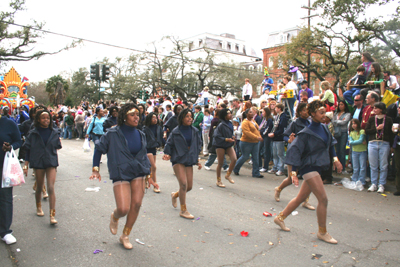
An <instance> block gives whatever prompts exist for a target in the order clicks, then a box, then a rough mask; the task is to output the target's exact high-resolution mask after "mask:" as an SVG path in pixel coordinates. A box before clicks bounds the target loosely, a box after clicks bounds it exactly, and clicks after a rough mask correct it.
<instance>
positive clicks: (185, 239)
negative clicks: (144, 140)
mask: <svg viewBox="0 0 400 267" xmlns="http://www.w3.org/2000/svg"><path fill="white" fill-rule="evenodd" d="M62 144H63V148H62V149H61V150H60V151H59V162H60V166H59V168H58V171H57V181H56V185H55V189H56V196H57V205H56V219H57V220H58V224H57V225H56V226H51V225H50V224H49V207H48V201H47V200H44V201H43V202H42V206H43V210H44V212H45V216H44V217H38V216H36V208H35V200H34V193H33V190H32V185H33V183H34V179H33V178H32V176H31V172H30V174H29V175H28V177H27V179H26V184H24V185H22V186H19V187H16V188H14V217H13V224H12V229H13V230H14V235H15V237H16V238H17V243H16V244H13V245H11V246H7V245H5V243H4V242H1V245H0V266H2V267H6V266H387V265H389V266H400V257H399V251H400V235H399V234H400V231H399V230H400V229H399V228H400V227H399V221H400V213H399V210H400V205H399V203H400V198H399V197H396V196H393V194H392V192H386V193H385V194H386V196H383V195H381V194H377V193H367V192H366V190H364V191H363V192H356V191H352V190H349V189H345V188H343V187H342V186H334V185H327V186H326V187H325V189H326V191H327V194H328V199H329V207H328V231H329V233H330V234H331V235H332V236H333V237H334V238H336V239H337V240H338V241H339V243H338V244H337V245H332V244H327V243H324V242H322V241H320V240H318V239H317V235H316V233H317V231H318V226H317V218H316V212H315V211H310V210H307V209H305V208H303V207H301V206H300V207H299V208H298V209H297V211H298V214H297V215H295V216H289V217H288V218H287V219H286V220H285V223H286V225H287V226H288V227H289V228H290V229H291V231H290V232H284V231H281V230H280V228H279V227H278V226H277V225H275V224H274V223H273V217H265V216H263V212H265V211H267V212H270V213H272V214H275V213H279V212H280V211H281V210H283V208H284V207H285V206H286V204H287V203H288V201H290V199H291V198H293V197H294V196H295V195H296V194H297V191H298V190H299V189H298V188H296V187H294V186H290V187H288V188H286V189H285V190H283V191H282V194H281V201H280V202H275V200H274V187H275V186H277V185H278V184H279V183H280V181H281V180H282V179H283V178H284V177H282V176H281V177H277V176H275V175H270V174H264V175H265V177H264V178H263V179H257V178H252V177H251V170H250V168H248V166H244V167H243V168H242V169H241V171H240V176H233V178H234V180H235V184H230V183H229V182H228V181H226V180H225V181H224V183H225V185H226V188H219V187H217V186H216V185H215V182H216V173H215V168H216V165H215V164H214V165H213V166H212V169H211V171H206V170H205V169H202V170H200V171H198V170H197V169H195V170H194V186H193V189H192V191H190V192H189V193H188V194H187V208H188V211H189V212H191V213H192V214H193V215H194V216H195V219H194V220H187V219H183V218H181V217H179V209H174V208H173V207H172V205H171V196H170V194H171V192H172V191H176V190H177V189H178V183H177V180H176V177H175V176H174V175H173V170H172V167H171V164H170V162H166V161H162V160H161V157H162V155H158V157H157V167H158V169H157V174H158V181H159V185H160V188H161V193H160V194H156V193H154V192H153V191H152V190H147V193H146V194H145V197H144V199H143V206H142V209H141V211H140V215H139V217H138V220H137V222H136V224H135V225H134V227H133V229H132V232H131V234H130V240H131V242H132V244H133V249H132V250H125V249H124V248H123V247H122V245H121V244H119V243H118V239H119V236H120V235H121V232H122V229H123V225H124V221H125V219H124V218H121V219H120V221H119V229H118V234H117V235H116V236H114V235H112V234H111V233H110V230H109V218H110V214H111V212H112V211H113V209H114V208H115V202H114V196H113V191H112V183H111V182H110V180H109V179H108V172H107V167H106V166H107V159H106V156H103V159H102V161H103V163H102V164H101V170H100V172H101V175H102V178H103V180H102V181H101V182H97V181H96V182H92V181H89V179H88V178H89V176H90V174H91V166H92V153H84V152H83V150H82V144H83V141H75V140H62ZM203 163H204V161H203ZM245 165H247V163H246V164H245ZM93 186H99V187H101V189H100V190H99V192H86V191H85V189H86V188H88V187H93ZM310 203H311V204H312V205H314V206H317V200H316V198H315V197H314V196H313V195H312V196H311V198H310ZM242 231H246V232H248V236H247V237H243V236H241V232H242ZM136 239H138V240H140V241H141V242H143V243H144V245H142V244H139V243H137V242H135V240H136ZM95 250H102V252H99V253H97V254H94V253H93V252H94V251H95Z"/></svg>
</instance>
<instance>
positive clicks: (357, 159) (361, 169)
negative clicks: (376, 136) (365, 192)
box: [349, 119, 367, 185]
mask: <svg viewBox="0 0 400 267" xmlns="http://www.w3.org/2000/svg"><path fill="white" fill-rule="evenodd" d="M350 125H351V129H352V131H351V132H350V135H349V144H350V146H351V147H352V151H353V152H352V154H351V155H352V163H353V176H352V177H351V179H352V181H354V182H357V181H361V183H362V184H363V185H365V175H366V170H367V143H366V140H365V131H364V130H363V129H361V124H360V121H359V120H358V119H352V120H351V122H350Z"/></svg>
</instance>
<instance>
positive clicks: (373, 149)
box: [368, 141, 390, 185]
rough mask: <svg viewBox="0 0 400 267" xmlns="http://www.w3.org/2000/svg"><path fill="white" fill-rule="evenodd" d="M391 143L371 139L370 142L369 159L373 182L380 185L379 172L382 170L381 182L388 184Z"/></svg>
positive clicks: (381, 183)
mask: <svg viewBox="0 0 400 267" xmlns="http://www.w3.org/2000/svg"><path fill="white" fill-rule="evenodd" d="M389 153H390V144H389V142H385V141H370V142H369V143H368V159H369V165H370V167H371V183H372V184H374V185H378V172H379V171H380V178H379V184H380V185H385V184H386V177H387V173H388V156H389Z"/></svg>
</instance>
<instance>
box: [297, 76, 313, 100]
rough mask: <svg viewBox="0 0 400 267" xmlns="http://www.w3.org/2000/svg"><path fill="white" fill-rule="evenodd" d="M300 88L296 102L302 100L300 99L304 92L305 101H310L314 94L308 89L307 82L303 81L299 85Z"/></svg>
mask: <svg viewBox="0 0 400 267" xmlns="http://www.w3.org/2000/svg"><path fill="white" fill-rule="evenodd" d="M300 86H301V90H300V92H299V94H298V100H299V101H301V100H302V99H301V95H302V92H306V93H307V99H312V98H313V95H314V93H313V91H312V90H311V89H310V88H308V82H307V81H306V80H303V81H302V82H301V83H300Z"/></svg>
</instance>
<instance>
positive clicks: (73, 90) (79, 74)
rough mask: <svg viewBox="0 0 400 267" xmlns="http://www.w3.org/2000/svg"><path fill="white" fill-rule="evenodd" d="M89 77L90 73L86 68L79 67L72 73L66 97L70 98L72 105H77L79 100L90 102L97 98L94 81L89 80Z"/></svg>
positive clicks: (95, 100)
mask: <svg viewBox="0 0 400 267" xmlns="http://www.w3.org/2000/svg"><path fill="white" fill-rule="evenodd" d="M89 77H90V74H89V71H88V70H87V69H86V68H80V69H79V70H78V71H75V72H74V73H73V74H72V77H71V85H70V88H69V92H68V98H70V99H71V101H72V102H73V104H74V106H77V105H79V103H80V102H81V101H89V102H91V103H92V102H97V100H99V95H98V92H99V91H98V88H97V85H96V82H94V81H92V80H90V79H89Z"/></svg>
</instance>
